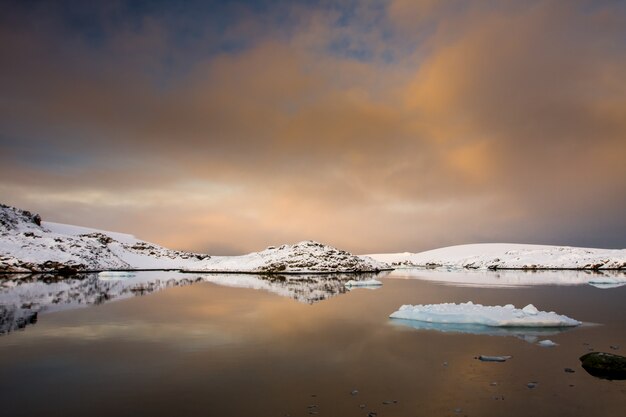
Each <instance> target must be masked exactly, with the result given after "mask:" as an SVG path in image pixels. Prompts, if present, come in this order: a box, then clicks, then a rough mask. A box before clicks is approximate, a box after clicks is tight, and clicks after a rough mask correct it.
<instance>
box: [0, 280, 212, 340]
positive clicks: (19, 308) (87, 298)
mask: <svg viewBox="0 0 626 417" xmlns="http://www.w3.org/2000/svg"><path fill="white" fill-rule="evenodd" d="M200 280H201V278H198V277H196V276H193V275H183V274H177V273H164V272H138V273H137V274H136V275H135V276H132V277H124V278H122V277H120V278H119V279H112V278H111V277H106V278H99V277H98V274H79V275H75V276H73V277H72V278H60V277H59V276H58V275H39V276H36V275H30V276H15V275H9V276H7V278H4V279H2V280H0V334H2V333H7V332H10V331H12V330H15V329H18V328H22V327H24V326H26V325H28V324H31V323H34V322H35V321H36V319H37V314H39V313H44V312H53V311H60V310H67V309H73V308H79V307H85V306H88V305H97V304H102V303H104V302H107V301H111V300H119V299H123V298H129V297H134V296H137V295H143V294H149V293H151V292H154V291H158V290H161V289H164V288H168V287H174V286H180V285H188V284H191V283H193V282H197V281H200Z"/></svg>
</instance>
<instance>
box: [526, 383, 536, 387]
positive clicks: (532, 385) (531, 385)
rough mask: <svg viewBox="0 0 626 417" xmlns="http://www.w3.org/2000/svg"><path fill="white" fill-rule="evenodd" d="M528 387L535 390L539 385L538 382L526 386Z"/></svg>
mask: <svg viewBox="0 0 626 417" xmlns="http://www.w3.org/2000/svg"><path fill="white" fill-rule="evenodd" d="M526 386H527V387H528V388H535V387H536V386H537V383H536V382H529V383H528V384H526Z"/></svg>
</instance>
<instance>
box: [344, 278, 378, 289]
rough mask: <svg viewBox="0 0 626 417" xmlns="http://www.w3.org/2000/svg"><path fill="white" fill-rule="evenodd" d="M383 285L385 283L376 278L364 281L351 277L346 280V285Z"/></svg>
mask: <svg viewBox="0 0 626 417" xmlns="http://www.w3.org/2000/svg"><path fill="white" fill-rule="evenodd" d="M381 285H383V283H382V282H380V281H378V280H375V279H366V280H362V281H355V280H353V279H351V280H350V281H348V282H346V287H380V286H381Z"/></svg>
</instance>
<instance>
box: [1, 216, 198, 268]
mask: <svg viewBox="0 0 626 417" xmlns="http://www.w3.org/2000/svg"><path fill="white" fill-rule="evenodd" d="M206 258H208V255H203V254H195V253H188V252H181V251H175V250H170V249H166V248H163V247H161V246H158V245H155V244H152V243H148V242H144V241H142V240H139V239H136V238H135V237H133V236H131V235H127V234H123V233H115V232H107V231H102V230H97V229H89V228H85V227H79V226H70V225H63V224H58V223H48V222H42V221H41V218H40V217H39V216H38V215H34V214H32V213H30V212H28V211H24V210H20V209H16V208H13V207H9V206H5V205H0V272H52V271H56V272H67V273H72V272H76V271H85V270H115V269H180V268H182V267H184V266H187V267H190V266H192V265H194V264H195V263H197V262H199V261H200V260H203V259H206Z"/></svg>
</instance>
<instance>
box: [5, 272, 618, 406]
mask: <svg viewBox="0 0 626 417" xmlns="http://www.w3.org/2000/svg"><path fill="white" fill-rule="evenodd" d="M560 274H565V275H563V276H562V277H561V278H563V277H565V278H566V274H568V272H562V273H560ZM417 276H419V274H417ZM180 277H181V275H180V274H176V273H165V272H164V273H151V274H144V275H141V276H140V278H141V279H138V278H136V277H135V278H132V277H130V278H118V279H117V280H110V281H100V280H98V278H97V277H96V276H88V277H85V279H83V280H78V281H71V282H70V284H68V285H66V286H64V284H62V283H61V284H60V283H59V282H56V281H55V280H48V282H47V283H42V282H38V281H31V282H30V283H29V284H28V285H27V286H19V285H16V284H15V282H12V281H6V280H5V282H4V286H3V287H2V296H0V304H1V303H4V308H5V309H4V310H3V313H2V314H3V320H4V324H3V325H4V326H5V331H8V330H11V329H12V328H13V327H20V326H23V325H24V323H30V322H34V321H35V319H34V317H32V315H30V316H29V314H30V313H29V311H30V312H32V311H35V310H37V309H38V308H39V309H41V310H43V311H46V310H47V311H52V310H55V309H57V310H58V309H59V307H61V306H62V307H63V308H67V309H65V310H62V311H53V312H49V313H43V314H42V313H40V314H39V315H38V317H37V319H36V323H32V324H27V325H26V326H25V327H24V328H23V329H21V330H13V331H10V332H9V333H6V334H4V335H1V336H0V407H1V411H0V414H1V415H3V416H38V415H41V416H72V415H81V416H85V415H89V416H111V415H116V416H137V415H152V416H172V415H178V416H196V415H197V416H287V415H289V416H309V415H319V416H367V414H368V413H369V412H376V413H377V415H378V416H380V417H384V416H458V415H461V416H462V415H468V416H503V415H507V416H544V415H545V416H557V415H558V416H567V415H579V416H591V415H593V416H623V415H624V407H625V406H626V381H607V380H602V379H598V378H595V377H593V376H591V375H589V374H587V373H586V372H585V371H584V370H583V369H582V368H581V367H580V363H579V361H578V357H579V356H581V355H582V354H584V353H587V352H588V351H589V350H590V349H595V350H598V351H607V352H613V353H618V354H622V355H626V287H620V288H612V289H598V288H595V287H592V286H590V285H569V286H565V285H541V286H530V287H487V288H480V287H475V286H469V287H468V286H466V284H464V286H454V285H442V284H440V283H438V282H434V281H427V280H419V279H415V277H413V278H411V279H406V278H408V277H406V276H403V275H402V273H399V272H397V271H396V272H395V273H394V274H393V276H387V277H384V278H381V280H382V281H383V283H384V285H383V286H382V288H380V289H376V290H369V289H357V290H352V291H346V290H345V288H344V287H343V285H342V284H341V282H342V280H345V277H338V280H332V279H327V280H315V279H308V280H306V281H305V282H302V283H299V282H294V281H292V280H290V279H288V278H274V279H272V280H265V279H261V278H257V277H253V276H232V277H231V276H210V277H200V276H197V275H194V276H186V277H185V278H186V280H185V281H184V282H182V283H180V282H178V280H179V279H180ZM198 278H202V279H201V280H198V281H199V282H195V283H194V282H193V281H196V280H197V279H198ZM403 278H404V279H403ZM133 279H135V280H137V279H138V281H137V282H141V283H140V284H133V285H128V284H127V283H125V281H124V280H130V281H132V280H133ZM207 281H211V282H207ZM155 282H156V284H155ZM228 282H233V283H232V285H237V286H238V287H239V288H236V287H228V286H225V285H223V284H224V283H228ZM177 283H178V284H187V285H176V284H177ZM246 286H248V287H250V286H253V287H256V288H259V289H252V288H245V287H246ZM46 288H47V289H49V291H48V292H46ZM159 289H160V291H159ZM117 297H121V298H124V297H127V298H126V299H121V300H115V301H112V302H107V300H111V299H115V298H117ZM28 300H30V301H28ZM469 300H472V301H474V302H476V303H482V304H490V305H491V304H506V303H512V304H515V305H516V306H518V307H523V306H524V305H526V304H528V303H533V304H534V305H536V306H537V307H538V308H539V309H540V310H547V311H550V310H554V311H556V312H558V313H560V314H566V315H568V316H570V317H572V318H575V319H578V320H581V321H584V322H586V323H595V324H596V325H585V326H583V327H580V328H576V329H572V330H567V331H563V332H553V333H552V334H548V335H543V334H539V335H537V334H534V333H533V332H532V331H529V332H526V333H524V332H522V333H521V334H520V333H519V332H518V333H511V334H504V335H489V334H472V333H457V332H442V331H439V330H432V329H431V330H428V329H416V328H412V327H408V326H404V325H402V323H398V322H394V321H391V320H389V319H388V318H387V317H388V315H389V314H390V313H391V312H393V311H394V310H396V309H397V308H398V307H399V306H400V305H401V304H417V303H439V302H465V301H469ZM11 303H13V307H15V306H16V305H18V304H19V306H18V307H19V308H18V309H17V310H15V309H14V310H11V308H13V307H11V306H10V304H11ZM29 303H30V304H29ZM85 303H86V304H92V303H98V305H92V306H89V307H85V308H78V309H76V308H74V307H76V306H81V305H83V304H85ZM51 306H52V307H51ZM23 310H25V311H23ZM20 320H21V321H20ZM16 323H18V324H20V323H21V324H20V326H18V325H17V324H16ZM537 337H538V339H537ZM543 338H549V339H551V340H553V341H554V342H556V343H558V344H559V345H558V346H556V347H553V348H542V347H540V346H538V345H537V344H536V343H535V342H536V340H541V339H543ZM610 346H614V347H617V346H619V348H618V349H617V350H614V349H611V348H610ZM480 354H484V355H512V356H513V358H512V359H510V360H509V361H507V362H505V363H486V362H480V361H478V360H476V359H474V357H475V356H477V355H480ZM564 368H572V369H574V370H575V373H566V372H564ZM529 382H536V383H537V385H536V387H535V388H528V387H527V384H528V383H529ZM353 390H358V393H356V394H355V395H353V394H352V393H351V392H352V391H353ZM394 401H396V402H394ZM385 402H387V404H386V403H385ZM313 406H315V407H313ZM315 413H317V414H315Z"/></svg>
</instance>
